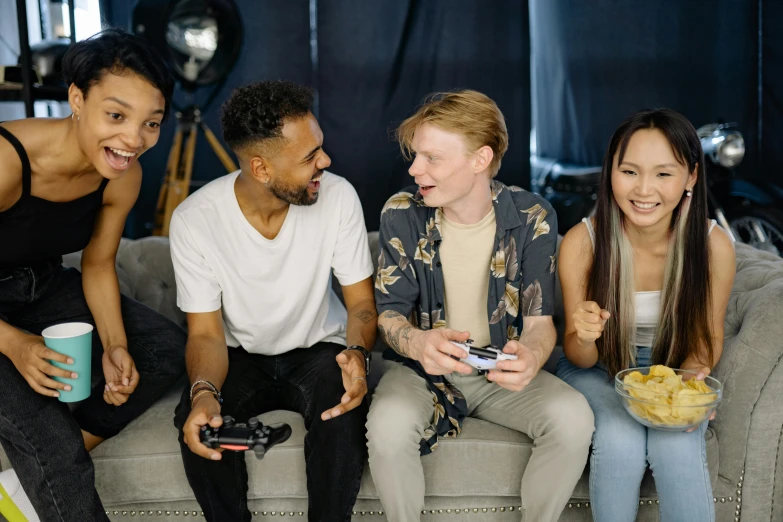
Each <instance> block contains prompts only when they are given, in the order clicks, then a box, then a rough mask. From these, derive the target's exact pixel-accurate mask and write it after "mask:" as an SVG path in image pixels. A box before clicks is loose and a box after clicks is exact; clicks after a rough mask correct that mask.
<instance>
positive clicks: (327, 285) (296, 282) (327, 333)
mask: <svg viewBox="0 0 783 522" xmlns="http://www.w3.org/2000/svg"><path fill="white" fill-rule="evenodd" d="M238 176H239V172H238V171H237V172H234V173H231V174H228V175H226V176H223V177H221V178H218V179H216V180H214V181H212V182H211V183H209V184H208V185H206V186H204V187H202V188H201V189H200V190H198V191H196V192H195V193H194V194H192V195H191V196H190V197H188V198H187V199H186V200H185V201H184V202H183V203H182V204H181V205H179V207H177V209H176V211H175V212H174V215H173V216H172V218H171V226H170V233H169V236H170V239H171V257H172V260H173V261H174V271H175V274H176V279H177V305H178V306H179V307H180V308H181V309H182V310H183V311H184V312H190V313H200V312H213V311H215V310H218V309H219V308H221V307H222V312H223V324H224V330H225V335H226V344H228V346H242V347H243V348H244V349H245V350H247V351H248V352H251V353H260V354H265V355H276V354H281V353H285V352H288V351H290V350H293V349H295V348H306V347H310V346H312V345H314V344H316V343H318V342H321V341H326V342H333V343H338V344H342V345H345V344H346V342H345V327H346V323H347V313H346V310H345V307H344V306H343V304H342V303H341V302H340V300H339V299H338V297H337V295H336V294H335V293H334V292H333V291H332V286H331V278H332V269H334V274H335V275H336V276H337V280H338V281H339V282H340V284H341V285H342V286H347V285H352V284H354V283H358V282H359V281H362V280H364V279H366V278H368V277H370V276H371V275H372V273H373V265H372V260H371V259H370V250H369V246H368V244H367V230H366V228H365V225H364V214H363V213H362V206H361V203H360V202H359V197H358V195H357V194H356V190H354V188H353V186H351V184H350V183H348V181H346V180H345V179H344V178H341V177H340V176H336V175H334V174H330V173H328V172H324V174H323V177H322V178H321V188H320V194H319V197H318V201H317V202H316V203H315V204H314V205H311V206H297V205H291V206H290V207H289V209H288V215H287V216H286V218H285V222H284V223H283V226H282V227H281V229H280V232H279V234H278V235H277V237H275V239H273V240H269V239H267V238H265V237H264V236H262V235H261V234H260V233H259V232H258V231H257V230H256V229H255V228H253V226H252V225H251V224H250V223H249V222H248V221H247V219H246V218H245V216H244V214H242V210H241V209H240V207H239V203H238V202H237V198H236V194H235V192H234V182H235V180H236V179H237V177H238Z"/></svg>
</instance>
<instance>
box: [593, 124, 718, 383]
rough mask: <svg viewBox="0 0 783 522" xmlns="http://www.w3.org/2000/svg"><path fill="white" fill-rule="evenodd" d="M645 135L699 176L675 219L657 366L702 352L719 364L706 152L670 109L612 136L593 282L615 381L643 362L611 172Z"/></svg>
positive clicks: (604, 356) (629, 256)
mask: <svg viewBox="0 0 783 522" xmlns="http://www.w3.org/2000/svg"><path fill="white" fill-rule="evenodd" d="M642 129H656V130H658V131H660V132H661V133H662V134H663V135H664V136H665V137H666V139H667V140H668V141H669V144H670V145H671V147H672V151H673V152H674V156H675V158H676V159H677V161H678V162H680V163H681V164H682V165H685V166H687V167H688V171H689V172H693V171H694V169H697V170H698V177H697V180H696V185H695V186H694V187H693V189H692V191H693V195H692V196H690V197H688V196H685V195H684V194H683V197H682V200H681V201H680V203H679V204H678V205H677V207H676V208H675V209H674V211H673V213H672V219H671V224H670V226H669V231H670V239H669V249H668V251H667V255H666V268H665V271H664V279H663V289H662V292H661V311H660V312H661V313H660V319H659V322H658V327H657V330H656V333H655V339H654V341H653V347H652V362H653V364H665V365H667V366H671V367H679V366H680V365H681V364H682V362H683V361H684V360H685V359H686V358H687V357H688V356H690V355H692V354H694V353H701V350H702V348H704V349H705V350H706V355H707V357H708V358H709V360H708V361H702V362H703V363H704V364H705V365H709V366H712V362H713V360H714V356H713V343H712V336H711V332H712V328H711V326H712V325H711V321H710V319H711V313H710V303H711V292H710V254H709V246H708V243H707V239H708V237H707V234H708V230H707V226H706V224H707V215H708V214H707V182H706V179H705V173H704V153H703V152H702V148H701V143H700V141H699V137H698V135H697V134H696V129H695V128H694V127H693V125H692V124H691V123H690V122H689V121H688V120H687V119H686V118H685V117H684V116H683V115H681V114H679V113H678V112H676V111H673V110H671V109H656V110H645V111H641V112H638V113H636V114H634V115H633V116H632V117H630V118H629V119H628V120H626V121H625V122H623V124H622V125H620V127H619V128H618V129H617V130H616V131H615V133H614V135H613V136H612V139H611V141H610V144H609V147H608V149H607V150H606V155H605V156H604V163H603V169H602V172H601V182H600V187H599V194H598V204H597V206H596V212H595V252H594V256H593V262H592V265H591V267H590V270H589V271H588V275H587V299H588V300H590V301H595V302H597V303H598V304H599V305H600V306H602V307H603V308H605V309H606V310H608V311H609V312H610V313H611V314H612V319H611V320H609V321H607V323H606V325H605V326H604V333H603V335H602V336H601V338H600V339H598V341H597V342H596V344H597V346H598V354H599V360H600V361H601V362H602V363H603V364H604V365H605V366H606V368H607V371H608V372H609V374H610V375H614V374H616V373H617V372H618V371H620V370H623V369H625V368H629V367H631V366H633V365H635V363H636V360H635V353H636V350H635V347H634V346H633V342H634V338H635V335H636V326H635V319H636V310H635V306H634V304H635V298H634V297H635V296H634V270H633V263H634V259H633V250H632V248H631V245H630V242H629V240H628V237H627V236H626V234H625V228H624V220H625V216H624V214H623V212H622V210H621V209H620V207H619V206H618V205H617V202H616V201H615V199H614V194H613V193H612V168H613V164H614V156H615V154H617V155H618V162H620V163H621V162H622V161H623V156H624V155H625V151H626V149H627V147H628V142H629V141H630V139H631V136H633V134H634V133H635V132H636V131H638V130H642Z"/></svg>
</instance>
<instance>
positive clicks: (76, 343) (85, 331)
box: [41, 323, 93, 402]
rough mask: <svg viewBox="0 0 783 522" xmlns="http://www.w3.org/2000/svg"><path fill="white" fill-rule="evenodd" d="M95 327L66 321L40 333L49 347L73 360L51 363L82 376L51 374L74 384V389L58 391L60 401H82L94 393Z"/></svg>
mask: <svg viewBox="0 0 783 522" xmlns="http://www.w3.org/2000/svg"><path fill="white" fill-rule="evenodd" d="M92 330H93V326H92V325H91V324H87V323H63V324H56V325H54V326H50V327H49V328H47V329H46V330H44V331H43V332H42V333H41V335H42V336H43V338H44V343H45V344H46V346H48V347H49V348H50V349H52V350H54V351H55V352H57V353H61V354H63V355H67V356H68V357H70V358H71V359H73V364H63V363H61V362H58V361H49V362H51V363H52V364H53V365H54V366H56V367H58V368H62V369H63V370H68V371H71V372H76V373H77V374H78V376H79V377H78V378H76V379H66V378H64V377H52V378H53V379H54V380H55V381H60V382H62V383H65V384H70V385H71V391H65V390H57V391H58V392H59V394H60V397H59V399H60V402H77V401H83V400H84V399H86V398H87V397H89V396H90V393H92V380H91V378H92V376H91V372H90V368H91V366H92Z"/></svg>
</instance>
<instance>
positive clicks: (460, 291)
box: [438, 208, 496, 346]
mask: <svg viewBox="0 0 783 522" xmlns="http://www.w3.org/2000/svg"><path fill="white" fill-rule="evenodd" d="M495 230H496V224H495V209H494V208H492V209H490V211H489V213H488V214H487V215H486V216H484V218H482V220H481V221H479V222H478V223H475V224H473V225H461V224H458V223H452V222H451V221H449V220H447V219H446V218H445V216H444V215H443V213H441V238H442V241H441V244H440V249H439V250H438V254H439V255H440V259H441V263H442V264H443V282H444V286H445V303H444V312H445V315H446V326H447V327H448V328H452V329H454V330H459V331H467V332H470V338H471V339H472V340H473V341H474V343H473V344H474V345H475V346H489V345H490V343H491V341H490V336H489V318H488V315H489V313H488V311H487V293H488V290H489V269H490V264H491V262H492V247H493V245H494V244H495Z"/></svg>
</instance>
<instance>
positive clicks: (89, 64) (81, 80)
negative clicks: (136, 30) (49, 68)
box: [63, 29, 174, 119]
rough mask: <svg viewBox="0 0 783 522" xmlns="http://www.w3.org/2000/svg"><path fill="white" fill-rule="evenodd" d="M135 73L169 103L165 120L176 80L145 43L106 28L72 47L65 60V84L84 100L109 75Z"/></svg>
mask: <svg viewBox="0 0 783 522" xmlns="http://www.w3.org/2000/svg"><path fill="white" fill-rule="evenodd" d="M125 71H132V72H134V73H136V74H138V75H139V76H141V77H142V78H144V79H145V80H147V81H148V82H150V83H151V84H152V85H154V86H155V87H156V88H157V89H158V90H159V91H160V92H161V94H163V98H164V99H165V100H166V106H165V109H164V114H163V118H164V119H165V118H166V116H168V114H169V110H170V108H171V96H172V94H173V93H174V78H173V76H172V75H171V72H170V71H169V69H168V67H167V66H166V63H165V62H164V61H163V59H162V58H161V57H160V53H159V52H158V51H156V50H155V49H154V48H153V47H152V46H151V45H150V44H149V43H147V41H146V40H144V39H143V38H141V37H140V36H136V35H133V34H129V33H126V32H125V31H121V30H119V29H107V30H105V31H101V32H100V33H98V34H96V35H94V36H91V37H90V38H87V39H86V40H82V41H81V42H77V43H75V44H73V45H72V46H71V47H70V49H68V52H66V53H65V56H64V57H63V76H64V78H65V83H66V85H71V84H74V85H76V86H77V87H78V88H79V89H81V91H82V93H83V94H84V97H85V98H87V93H88V92H89V90H90V87H92V86H93V85H95V84H96V83H98V82H100V81H101V80H102V79H103V77H104V76H106V74H108V73H113V74H122V73H123V72H125Z"/></svg>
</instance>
